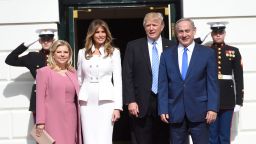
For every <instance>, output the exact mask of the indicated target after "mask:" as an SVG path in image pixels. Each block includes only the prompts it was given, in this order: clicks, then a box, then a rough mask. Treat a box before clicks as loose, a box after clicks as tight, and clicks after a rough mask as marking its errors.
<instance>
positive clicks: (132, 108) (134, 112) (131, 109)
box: [128, 102, 139, 117]
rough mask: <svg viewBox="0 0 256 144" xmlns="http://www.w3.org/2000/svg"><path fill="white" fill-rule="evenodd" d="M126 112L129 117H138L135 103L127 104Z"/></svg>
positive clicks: (137, 108) (137, 107)
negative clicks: (127, 111)
mask: <svg viewBox="0 0 256 144" xmlns="http://www.w3.org/2000/svg"><path fill="white" fill-rule="evenodd" d="M128 110H129V113H130V114H131V115H133V116H135V117H138V116H139V106H138V104H137V103H136V102H132V103H129V105H128Z"/></svg>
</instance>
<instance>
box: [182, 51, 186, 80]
mask: <svg viewBox="0 0 256 144" xmlns="http://www.w3.org/2000/svg"><path fill="white" fill-rule="evenodd" d="M187 51H188V48H184V51H183V55H182V67H181V75H182V79H183V80H185V78H186V74H187V70H188V54H187Z"/></svg>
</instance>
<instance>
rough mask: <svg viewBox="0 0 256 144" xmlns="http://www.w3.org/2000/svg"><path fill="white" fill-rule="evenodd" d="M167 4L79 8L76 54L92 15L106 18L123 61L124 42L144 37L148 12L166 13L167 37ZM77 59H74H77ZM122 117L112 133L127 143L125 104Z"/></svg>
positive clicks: (121, 143)
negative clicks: (145, 18) (144, 19)
mask: <svg viewBox="0 0 256 144" xmlns="http://www.w3.org/2000/svg"><path fill="white" fill-rule="evenodd" d="M167 7H168V6H167V5H164V6H157V7H150V6H143V7H131V8H120V7H110V8H78V10H77V11H76V13H77V14H78V16H77V18H75V19H74V20H75V21H74V28H75V47H76V50H75V52H76V54H75V55H77V52H78V50H79V49H81V48H84V42H85V37H86V33H87V29H88V26H89V24H90V22H91V21H92V20H93V19H95V18H100V19H103V20H105V21H106V22H107V23H108V25H109V28H110V31H111V33H112V36H113V38H114V41H113V43H114V46H116V47H118V48H119V49H120V51H121V59H122V60H123V57H124V54H125V49H126V44H127V43H128V42H129V41H131V40H134V39H137V38H140V37H144V36H145V31H144V28H143V18H144V16H145V14H146V13H148V12H150V11H157V12H161V13H163V15H164V16H165V29H164V32H163V36H164V37H166V38H169V28H168V26H169V20H168V15H167V14H166V8H167ZM76 61H77V60H75V62H76ZM123 109H124V111H123V112H122V113H121V119H120V120H119V121H118V122H117V123H116V124H115V126H114V132H113V141H114V144H127V143H129V141H130V131H129V121H128V111H127V107H126V106H125V105H124V107H123Z"/></svg>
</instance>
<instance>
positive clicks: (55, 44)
mask: <svg viewBox="0 0 256 144" xmlns="http://www.w3.org/2000/svg"><path fill="white" fill-rule="evenodd" d="M60 46H67V47H68V51H69V59H68V62H67V63H66V66H65V68H66V69H67V70H69V71H73V67H72V55H73V52H72V48H71V46H70V45H69V43H68V42H66V41H64V40H57V41H55V42H53V44H52V46H51V47H50V54H49V57H48V59H47V65H48V66H50V68H51V69H56V68H58V67H59V66H58V65H57V63H56V61H55V60H54V58H53V55H54V53H55V51H56V50H57V48H58V47H60Z"/></svg>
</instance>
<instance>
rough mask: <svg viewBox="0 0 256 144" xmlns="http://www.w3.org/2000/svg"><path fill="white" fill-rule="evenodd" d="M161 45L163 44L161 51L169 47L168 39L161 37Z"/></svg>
mask: <svg viewBox="0 0 256 144" xmlns="http://www.w3.org/2000/svg"><path fill="white" fill-rule="evenodd" d="M162 46H163V51H164V49H166V48H168V47H170V45H169V40H167V39H165V38H162Z"/></svg>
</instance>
